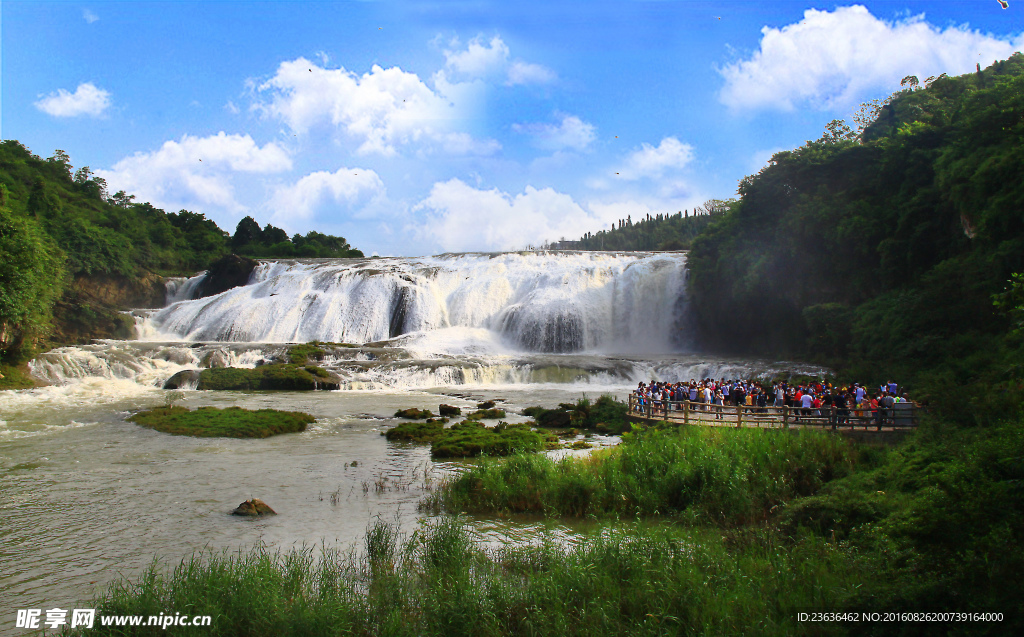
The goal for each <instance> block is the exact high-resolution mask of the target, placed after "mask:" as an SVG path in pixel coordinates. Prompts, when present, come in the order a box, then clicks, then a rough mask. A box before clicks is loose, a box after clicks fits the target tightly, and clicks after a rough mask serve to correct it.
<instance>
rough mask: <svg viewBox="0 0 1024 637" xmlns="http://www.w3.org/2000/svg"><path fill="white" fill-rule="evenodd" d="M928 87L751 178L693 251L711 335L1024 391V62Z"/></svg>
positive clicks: (835, 125) (749, 345) (740, 346)
mask: <svg viewBox="0 0 1024 637" xmlns="http://www.w3.org/2000/svg"><path fill="white" fill-rule="evenodd" d="M929 80H930V81H929V82H927V87H923V86H920V83H919V82H918V80H917V79H916V78H907V79H906V80H905V84H907V85H910V88H906V89H904V90H902V91H900V92H899V93H897V94H895V95H894V96H893V97H892V98H891V99H890V100H888V101H887V103H886V104H884V105H878V106H879V108H877V109H876V112H875V113H872V115H873V117H869V118H868V120H866V121H863V124H864V125H865V127H864V129H863V130H862V131H861V132H860V133H859V134H858V133H855V132H854V131H851V130H850V129H849V128H848V127H846V126H845V125H844V124H843V123H842V122H832V123H831V124H830V125H829V127H828V129H827V130H826V133H825V134H824V135H823V136H822V138H821V139H819V140H817V141H814V142H808V143H807V144H806V145H805V146H803V147H801V148H798V149H796V150H793V151H787V152H781V153H778V154H776V155H775V156H774V157H773V158H772V160H771V162H770V164H769V165H768V166H767V167H766V168H764V169H763V170H762V171H761V172H760V173H758V174H757V175H753V176H751V177H747V178H746V179H744V180H743V181H742V182H741V184H740V188H739V194H740V201H739V203H738V204H737V205H735V206H733V207H732V209H731V211H730V212H729V213H728V214H726V215H724V216H723V217H722V218H721V219H719V220H718V221H716V222H715V223H714V224H713V225H711V226H710V227H709V228H708V229H707V231H706V232H705V233H704V234H703V235H702V236H701V237H699V238H698V239H697V240H696V241H695V242H694V245H693V250H692V252H691V254H690V259H689V264H690V267H691V272H692V279H691V281H692V288H691V289H692V294H693V297H694V300H695V302H694V303H693V306H694V307H695V308H697V310H698V312H699V315H700V316H699V318H700V322H701V326H702V329H703V331H704V338H705V340H706V341H710V342H713V343H715V344H716V345H717V346H719V347H724V348H728V349H732V350H739V351H746V352H757V353H763V354H772V355H786V356H802V357H807V358H812V359H815V360H819V361H824V362H832V363H836V364H841V365H842V366H843V367H844V368H846V369H849V370H857V371H860V372H863V373H864V374H870V373H881V372H880V371H879V370H883V369H884V370H886V373H888V374H899V375H901V376H902V377H903V378H905V379H907V378H911V377H912V376H915V375H916V376H919V377H921V378H922V380H924V377H928V378H930V380H929V381H928V383H926V384H928V385H929V387H930V389H929V390H928V391H929V393H930V394H931V396H932V397H933V398H935V399H939V398H941V397H942V396H944V395H945V392H946V391H950V392H953V391H954V390H956V389H957V388H961V390H962V388H964V387H966V386H967V385H968V384H969V383H970V382H972V380H974V379H976V378H977V377H978V375H979V374H985V376H986V381H985V383H986V386H987V390H986V394H990V393H992V394H995V395H1003V394H1002V392H1016V391H1019V386H1020V385H1019V379H1020V378H1021V371H1020V370H1021V368H1020V367H1019V362H1020V358H1019V342H1018V341H1015V340H1014V339H1013V338H1012V337H1010V336H1008V335H1007V329H1008V327H1009V321H1010V315H1009V310H1012V309H1013V308H1014V307H1017V305H1019V303H1018V301H1019V300H1020V289H1019V287H1017V288H1013V289H1011V290H1010V291H1009V292H1007V293H1005V294H1004V296H1003V297H998V296H997V295H999V294H1003V293H1004V290H1006V289H1007V286H1008V281H1009V280H1010V279H1011V275H1012V274H1013V273H1016V272H1021V271H1024V56H1022V55H1021V54H1019V53H1018V54H1015V55H1014V56H1013V57H1011V58H1010V59H1008V60H1006V61H1003V62H999V63H996V64H994V65H993V66H991V67H989V68H987V69H985V70H980V69H979V70H978V72H977V73H971V74H968V75H964V76H960V77H945V76H943V77H940V78H938V79H933V78H929ZM1017 285H1018V286H1019V283H1018V284H1017ZM1011 287H1013V286H1011ZM1000 298H1002V299H1003V300H1002V301H999V299H1000ZM1014 299H1016V300H1014ZM994 302H996V303H998V304H999V305H994ZM1000 306H1002V307H1003V308H1004V309H1005V310H1007V311H1003V310H1001V309H1000ZM961 402H964V403H966V402H968V401H961Z"/></svg>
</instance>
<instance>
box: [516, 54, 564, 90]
mask: <svg viewBox="0 0 1024 637" xmlns="http://www.w3.org/2000/svg"><path fill="white" fill-rule="evenodd" d="M557 77H558V76H557V75H556V74H555V72H554V71H552V70H551V69H549V68H548V67H546V66H541V65H540V64H532V63H530V62H523V61H522V60H516V61H515V62H513V63H512V66H510V67H508V80H507V82H506V83H507V84H509V85H510V86H515V85H517V84H547V83H549V82H554V81H555V79H557Z"/></svg>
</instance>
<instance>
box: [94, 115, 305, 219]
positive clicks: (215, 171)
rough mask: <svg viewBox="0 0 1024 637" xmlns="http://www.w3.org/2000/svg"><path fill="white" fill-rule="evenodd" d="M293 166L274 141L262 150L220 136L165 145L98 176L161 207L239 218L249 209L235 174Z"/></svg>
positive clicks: (242, 139) (243, 138)
mask: <svg viewBox="0 0 1024 637" xmlns="http://www.w3.org/2000/svg"><path fill="white" fill-rule="evenodd" d="M291 166H292V161H291V158H290V157H289V156H288V153H286V152H285V151H284V149H283V148H281V147H280V146H278V145H277V144H275V143H273V142H271V143H268V144H266V145H265V146H263V147H260V146H258V145H257V144H256V142H254V141H253V139H252V137H250V136H249V135H227V134H225V133H224V132H220V133H218V134H216V135H211V136H209V137H193V136H191V135H185V136H183V137H182V138H181V140H180V141H173V140H172V141H167V142H164V144H163V146H161V147H160V149H159V150H155V151H153V152H149V153H141V152H140V153H135V154H134V155H132V156H130V157H125V158H124V159H122V160H121V161H119V162H117V163H116V164H114V166H113V167H112V168H111V169H110V170H97V171H96V174H97V175H99V176H100V177H103V178H104V179H106V180H107V184H108V185H109V189H110V190H111V191H116V190H124V191H125V192H128V193H130V194H134V195H135V196H136V197H137V200H138V201H150V202H152V203H153V204H154V205H156V206H161V207H164V208H167V209H171V210H175V209H178V208H189V207H199V208H200V210H201V211H203V212H213V211H214V210H220V211H224V212H229V213H237V212H240V211H242V210H244V209H245V207H244V206H243V205H241V204H239V203H238V202H237V201H236V199H235V195H234V186H233V178H234V176H235V175H236V174H239V173H255V174H268V173H277V172H281V171H286V170H290V169H291Z"/></svg>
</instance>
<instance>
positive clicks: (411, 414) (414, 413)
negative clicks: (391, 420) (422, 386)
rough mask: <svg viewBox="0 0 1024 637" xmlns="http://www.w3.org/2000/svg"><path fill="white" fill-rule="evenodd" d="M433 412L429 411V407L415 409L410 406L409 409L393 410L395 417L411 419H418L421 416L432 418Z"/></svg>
mask: <svg viewBox="0 0 1024 637" xmlns="http://www.w3.org/2000/svg"><path fill="white" fill-rule="evenodd" d="M433 416H434V414H432V413H430V410H429V409H417V408H416V407H410V408H409V409H399V410H398V411H396V412H395V418H410V419H412V420H419V419H421V418H433Z"/></svg>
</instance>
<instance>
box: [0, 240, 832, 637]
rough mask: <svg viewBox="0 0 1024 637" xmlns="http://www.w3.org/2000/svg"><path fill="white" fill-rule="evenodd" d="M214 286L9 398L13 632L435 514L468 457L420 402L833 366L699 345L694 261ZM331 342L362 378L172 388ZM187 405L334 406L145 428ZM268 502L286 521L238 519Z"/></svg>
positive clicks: (615, 388)
mask: <svg viewBox="0 0 1024 637" xmlns="http://www.w3.org/2000/svg"><path fill="white" fill-rule="evenodd" d="M194 288H195V280H192V281H184V280H177V281H172V282H170V283H169V285H168V306H167V307H166V308H164V309H162V310H159V311H156V312H136V315H137V317H138V325H139V337H140V338H139V339H138V340H134V341H100V342H97V343H94V344H92V345H85V346H78V347H68V348H61V349H59V350H54V351H52V352H48V353H46V354H44V355H42V356H40V357H39V358H38V359H36V360H35V361H33V362H32V364H31V369H32V371H33V373H34V374H35V375H36V376H37V377H38V378H40V379H41V380H44V381H46V382H48V383H51V384H50V386H47V387H41V388H38V389H34V390H25V391H15V392H4V393H3V394H2V395H0V476H2V477H0V538H2V542H0V618H2V619H0V633H6V632H8V631H12V630H13V625H14V622H13V618H14V614H15V611H16V609H20V608H44V609H45V608H53V607H60V608H69V607H75V605H76V604H78V606H79V607H82V604H81V603H80V602H84V601H87V600H89V599H91V598H92V597H93V596H94V595H96V594H98V593H101V592H103V591H104V590H105V589H106V587H107V586H108V585H109V583H110V582H111V581H113V580H115V579H116V578H118V577H119V576H121V575H126V576H129V577H132V576H136V575H137V574H138V573H139V572H140V571H141V570H143V569H144V568H145V567H146V566H148V565H149V564H150V563H151V562H152V560H153V559H161V560H163V561H164V562H165V563H167V564H169V565H172V566H173V565H174V564H176V563H177V562H178V561H179V560H180V559H182V558H183V557H187V556H189V555H190V554H192V553H193V552H194V551H198V550H212V551H221V550H229V551H234V550H245V549H247V548H248V547H251V546H252V545H253V544H255V543H258V542H262V543H265V544H267V545H269V546H271V547H274V548H280V549H284V550H287V549H288V548H290V547H293V546H302V545H306V546H315V545H318V544H322V543H325V544H328V545H333V546H342V547H345V546H349V545H353V544H356V545H357V543H358V541H359V540H360V538H361V537H362V536H363V534H364V533H365V530H366V528H367V525H368V524H370V523H371V522H372V521H373V519H374V518H375V517H377V516H379V517H381V518H382V519H385V520H388V521H393V522H398V523H399V524H400V525H402V527H403V528H404V529H406V530H409V531H411V530H412V529H413V528H414V527H415V526H416V524H417V523H419V522H420V521H421V520H422V519H423V518H424V515H425V514H423V513H421V512H420V511H419V510H418V507H417V504H418V503H419V501H420V500H421V499H422V498H423V497H424V496H425V495H427V494H428V493H429V490H430V489H432V488H434V486H436V484H437V482H438V480H439V479H441V478H442V477H443V476H444V475H445V474H447V473H449V472H452V471H457V470H458V469H459V467H460V466H461V465H460V463H449V462H432V461H431V460H430V457H429V448H428V447H426V446H422V445H412V444H396V443H389V442H387V441H386V440H385V438H384V437H383V436H382V435H381V433H382V432H383V431H385V430H386V429H387V428H389V427H392V426H394V425H396V424H398V422H399V421H398V420H396V419H394V418H393V417H392V415H393V414H394V412H395V411H396V410H397V409H400V408H406V407H420V408H427V409H431V410H436V408H437V406H438V404H439V403H447V404H452V405H456V406H460V407H463V408H466V407H470V408H475V406H476V404H477V403H478V402H480V401H483V400H496V401H498V402H499V406H500V407H503V408H505V409H506V410H507V411H508V413H509V416H508V418H507V420H509V421H510V422H515V421H523V420H526V419H525V418H523V417H522V416H519V415H518V412H520V411H521V410H522V409H523V408H525V407H527V406H531V405H543V406H547V407H553V406H554V405H556V404H557V403H559V402H570V401H575V400H576V399H578V398H580V397H581V396H582V395H587V396H589V397H591V398H596V397H597V396H599V395H600V394H602V393H610V394H612V395H615V396H616V397H618V398H620V399H623V398H625V397H626V395H627V394H628V392H629V390H630V389H631V388H632V387H635V386H636V383H637V382H639V381H640V380H651V379H659V380H673V381H674V380H680V379H682V380H686V379H689V378H701V377H705V376H714V377H717V378H721V377H727V378H736V377H750V376H756V375H762V374H777V373H786V372H788V371H797V372H800V373H814V372H815V371H817V370H815V369H813V368H807V367H801V366H798V365H793V364H789V363H775V362H767V361H752V360H727V359H723V358H719V357H713V356H705V355H700V354H694V353H688V350H690V349H691V348H692V347H693V345H692V339H691V337H692V334H690V333H689V331H688V328H687V321H686V316H685V314H686V296H685V257H684V255H668V256H666V255H629V256H625V255H603V254H600V253H598V254H568V255H559V254H551V253H549V254H547V255H530V254H526V255H519V254H512V255H448V256H444V257H434V258H430V259H405V260H401V259H387V260H377V259H374V260H336V261H326V262H303V263H297V262H287V263H266V264H264V265H261V266H260V268H259V269H258V270H257V271H256V272H254V274H253V277H252V278H251V279H250V283H249V285H246V286H243V287H242V288H236V289H235V290H229V291H228V292H225V293H223V294H221V295H218V296H216V297H211V298H208V299H192V298H190V294H191V291H192V290H194ZM310 340H322V341H348V342H356V343H358V344H362V345H361V346H359V347H352V348H344V349H341V350H337V351H335V352H334V353H333V354H332V355H331V356H329V357H328V358H327V359H326V360H324V361H322V363H321V364H323V366H325V367H327V368H328V369H330V370H331V371H332V372H334V373H335V374H336V375H337V376H338V377H339V378H340V379H341V381H342V388H343V389H341V390H340V391H317V392H210V391H195V390H187V389H186V390H173V391H172V390H163V389H161V387H162V386H163V383H164V382H165V381H166V380H167V379H168V378H170V377H171V376H172V375H173V374H175V373H176V372H179V371H182V370H189V369H201V368H203V367H205V366H209V365H214V364H228V365H233V366H240V367H252V366H254V365H256V364H257V363H258V362H259V361H261V360H271V359H274V358H280V357H281V356H283V354H284V352H285V351H286V349H287V345H286V343H287V342H304V341H310ZM250 341H258V342H250ZM217 360H219V361H221V362H220V363H216V362H214V361H217ZM169 402H173V403H174V404H179V405H183V406H187V407H192V408H195V407H199V406H207V405H210V406H220V407H225V406H230V405H238V406H242V407H246V408H252V409H255V408H263V407H272V408H275V409H285V410H298V411H304V412H307V413H310V414H312V415H314V416H315V417H316V418H317V420H316V422H315V423H314V424H313V425H311V426H310V427H309V428H308V429H307V430H306V431H305V432H303V433H299V434H290V435H283V436H277V437H273V438H269V439H265V440H234V439H224V438H212V439H196V438H189V437H183V436H171V435H167V434H162V433H159V432H155V431H152V430H149V429H145V428H142V427H138V426H136V425H134V424H132V423H129V422H126V421H125V418H126V417H127V416H128V415H130V414H131V413H133V412H136V411H138V410H141V409H147V408H152V407H156V406H162V405H164V404H167V403H169ZM594 441H595V442H597V443H598V444H599V445H610V444H615V443H616V440H615V439H614V437H607V438H606V437H600V436H597V437H595V440H594ZM575 453H588V452H586V451H581V452H575ZM250 497H259V498H261V499H263V500H264V501H266V502H267V503H268V504H270V505H271V506H272V507H274V508H275V509H276V510H277V512H278V513H279V515H277V516H271V517H265V518H261V519H246V518H239V517H235V516H231V515H229V513H230V511H231V510H232V509H233V508H234V507H235V506H237V505H238V504H239V503H240V502H242V501H243V500H246V499H248V498H250ZM470 523H471V524H472V525H473V527H474V528H475V530H476V531H477V533H478V534H479V535H480V537H481V539H483V540H484V541H486V542H520V541H529V540H530V539H531V538H533V537H535V536H536V535H537V534H539V533H546V532H554V533H557V534H563V535H570V534H571V533H573V532H574V528H573V527H572V526H571V525H568V524H562V523H559V522H557V521H555V522H537V521H524V520H519V521H509V520H503V519H475V520H472V521H470ZM8 620H9V621H8Z"/></svg>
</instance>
